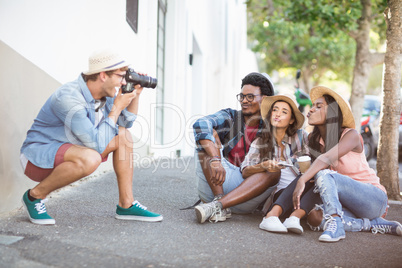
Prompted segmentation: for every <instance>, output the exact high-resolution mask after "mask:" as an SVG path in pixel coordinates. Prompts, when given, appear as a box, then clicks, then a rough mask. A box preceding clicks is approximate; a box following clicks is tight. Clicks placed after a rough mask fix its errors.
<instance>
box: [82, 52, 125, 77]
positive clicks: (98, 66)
mask: <svg viewBox="0 0 402 268" xmlns="http://www.w3.org/2000/svg"><path fill="white" fill-rule="evenodd" d="M128 65H130V64H129V63H128V62H127V61H126V60H124V59H123V58H122V57H121V56H120V55H119V54H118V53H117V52H115V51H112V50H110V49H105V50H101V51H97V52H95V53H93V54H92V55H91V56H90V57H89V59H88V70H87V71H85V72H84V74H85V75H91V74H96V73H100V72H106V71H111V70H116V69H120V68H122V67H126V66H128Z"/></svg>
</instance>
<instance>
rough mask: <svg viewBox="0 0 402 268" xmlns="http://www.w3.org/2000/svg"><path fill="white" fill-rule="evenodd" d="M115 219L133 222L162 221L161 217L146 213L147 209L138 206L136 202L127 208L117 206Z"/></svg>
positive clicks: (149, 212) (138, 203)
mask: <svg viewBox="0 0 402 268" xmlns="http://www.w3.org/2000/svg"><path fill="white" fill-rule="evenodd" d="M115 217H116V219H119V220H133V221H162V220H163V216H162V215H159V214H156V213H153V212H151V211H148V210H147V208H146V207H145V206H143V205H141V204H140V202H138V201H137V200H136V201H134V202H133V205H132V206H131V207H129V208H122V207H121V206H119V205H117V209H116V216H115Z"/></svg>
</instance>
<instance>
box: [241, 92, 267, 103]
mask: <svg viewBox="0 0 402 268" xmlns="http://www.w3.org/2000/svg"><path fill="white" fill-rule="evenodd" d="M256 96H261V95H254V94H246V95H244V94H243V93H240V94H237V95H236V98H237V100H238V101H240V102H242V101H243V100H244V97H246V100H247V101H249V102H252V101H253V100H254V98H255V97H256Z"/></svg>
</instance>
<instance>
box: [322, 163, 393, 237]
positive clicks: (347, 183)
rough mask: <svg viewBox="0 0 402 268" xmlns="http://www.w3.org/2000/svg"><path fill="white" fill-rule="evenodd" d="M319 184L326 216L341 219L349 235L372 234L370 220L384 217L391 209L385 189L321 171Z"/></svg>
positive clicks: (335, 173)
mask: <svg viewBox="0 0 402 268" xmlns="http://www.w3.org/2000/svg"><path fill="white" fill-rule="evenodd" d="M315 184H316V189H317V191H318V192H319V193H320V196H321V200H322V202H323V207H324V215H334V214H337V215H339V216H340V217H341V218H342V222H343V223H344V228H345V231H362V230H367V231H368V230H369V229H370V222H369V220H372V219H375V218H378V217H381V215H383V214H384V212H385V210H386V208H387V201H388V197H387V194H386V193H385V192H383V191H382V190H381V189H379V188H378V187H376V186H374V185H372V184H369V183H363V182H359V181H356V180H354V179H352V178H350V177H348V176H345V175H342V174H339V173H337V172H335V171H332V170H328V169H325V170H321V171H320V172H318V173H317V174H316V180H315ZM344 212H345V213H344Z"/></svg>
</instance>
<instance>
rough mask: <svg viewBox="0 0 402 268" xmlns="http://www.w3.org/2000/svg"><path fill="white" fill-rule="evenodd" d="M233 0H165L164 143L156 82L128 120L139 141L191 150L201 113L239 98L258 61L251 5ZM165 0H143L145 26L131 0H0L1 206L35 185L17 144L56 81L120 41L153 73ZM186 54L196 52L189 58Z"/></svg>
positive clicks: (141, 146)
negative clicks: (249, 35)
mask: <svg viewBox="0 0 402 268" xmlns="http://www.w3.org/2000/svg"><path fill="white" fill-rule="evenodd" d="M241 2H242V1H240V0H238V1H233V0H219V1H215V0H203V1H194V0H168V4H167V14H166V58H165V65H166V66H165V74H166V75H165V81H166V84H165V105H166V109H165V122H164V135H165V141H166V143H167V144H165V145H163V146H156V145H154V138H153V136H152V135H153V133H152V131H151V130H152V129H153V126H154V124H155V120H154V117H153V116H154V111H153V107H154V104H155V101H156V90H154V89H145V90H144V91H143V94H141V105H140V110H139V117H138V119H137V121H136V122H135V123H134V126H133V127H132V128H131V129H130V130H131V132H132V133H133V134H134V136H135V141H137V142H136V143H135V144H134V148H135V151H136V152H138V153H139V156H142V157H143V156H145V155H146V154H147V153H151V154H153V155H154V156H155V157H158V156H174V155H175V153H176V150H181V154H182V156H183V155H192V154H193V148H194V145H193V144H192V140H193V134H192V133H193V132H192V128H191V126H192V123H193V122H194V119H195V118H197V117H199V116H201V115H205V114H209V113H213V112H215V111H217V110H219V109H222V108H227V107H232V108H239V106H238V104H237V101H236V99H235V95H236V94H237V93H238V92H239V91H240V84H241V79H242V78H243V77H244V76H245V75H246V74H247V73H249V72H252V71H256V70H257V64H256V62H255V58H254V55H253V54H252V53H250V51H249V50H248V49H247V47H246V7H245V5H244V4H242V3H241ZM157 8H158V0H148V1H139V18H138V33H137V34H135V33H134V32H133V30H132V29H131V27H130V26H129V25H128V23H127V22H126V1H124V0H97V1H91V0H70V1H60V0H36V1H32V0H0V56H1V59H2V61H1V62H0V90H1V93H2V96H3V97H2V98H1V99H0V119H1V122H7V123H5V124H4V125H3V129H2V130H1V132H0V184H1V185H2V187H1V188H0V213H2V212H4V211H10V210H12V209H13V208H15V207H18V206H20V204H19V202H18V200H19V199H20V197H21V195H22V193H23V192H24V191H25V190H26V189H27V188H28V187H31V186H32V185H34V183H33V182H31V181H30V180H29V179H27V178H26V177H25V176H24V175H23V174H22V171H21V168H20V164H19V161H18V156H19V150H20V147H21V145H22V142H23V141H24V139H25V135H26V131H27V130H28V129H29V127H30V125H31V124H32V122H33V119H34V118H35V116H36V115H37V113H38V112H39V109H40V107H41V106H42V105H43V103H44V102H45V100H46V99H47V98H48V97H49V96H50V94H51V93H52V92H53V91H54V90H56V88H57V87H58V86H59V85H61V84H63V83H65V82H68V81H71V80H74V79H76V78H77V77H78V75H79V74H80V73H81V72H82V71H84V70H86V69H87V59H88V55H89V54H91V53H92V51H94V50H97V49H99V48H103V47H114V48H116V49H119V50H120V51H121V54H123V55H125V56H126V57H127V58H128V60H129V61H130V62H131V63H132V67H133V68H135V69H136V70H137V71H141V72H145V73H147V74H148V75H150V76H153V77H155V76H156V57H157V53H156V52H157V49H156V46H157V16H158V9H157ZM189 54H193V55H194V60H193V65H189Z"/></svg>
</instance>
